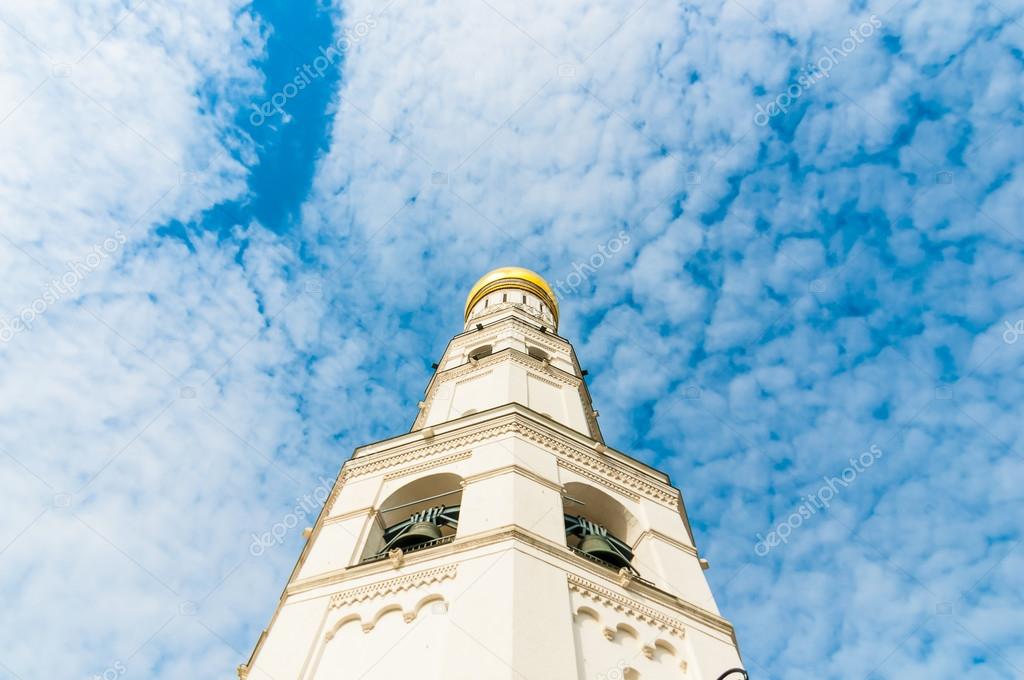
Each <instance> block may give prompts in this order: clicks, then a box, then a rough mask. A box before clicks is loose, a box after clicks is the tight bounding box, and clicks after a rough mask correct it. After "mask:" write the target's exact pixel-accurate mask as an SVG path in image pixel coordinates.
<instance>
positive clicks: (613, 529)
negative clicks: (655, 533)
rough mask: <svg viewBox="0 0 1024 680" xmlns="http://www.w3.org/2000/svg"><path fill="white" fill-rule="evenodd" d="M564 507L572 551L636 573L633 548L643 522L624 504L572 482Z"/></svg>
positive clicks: (568, 539) (591, 487) (610, 566)
mask: <svg viewBox="0 0 1024 680" xmlns="http://www.w3.org/2000/svg"><path fill="white" fill-rule="evenodd" d="M562 507H563V510H564V513H565V541H566V545H568V546H569V549H570V550H572V551H573V552H575V553H576V554H578V555H580V556H582V557H585V558H587V559H589V560H592V561H594V562H597V563H599V564H603V565H604V566H606V567H609V568H611V569H615V570H616V571H618V570H619V569H623V568H625V569H628V570H629V571H632V572H633V573H636V569H635V568H634V567H633V564H632V562H633V549H632V546H633V544H634V543H635V542H636V540H637V539H638V538H639V534H640V523H639V522H638V521H637V520H636V517H634V516H633V514H632V513H631V512H630V511H629V510H627V509H626V507H625V506H624V505H622V503H620V502H618V501H617V500H615V499H614V498H612V497H611V496H610V495H608V494H607V493H605V492H604V491H601V490H600V489H598V488H597V487H594V486H591V485H589V484H582V483H580V482H569V483H568V484H566V485H565V494H564V495H563V497H562Z"/></svg>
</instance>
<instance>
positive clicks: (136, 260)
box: [0, 0, 1024, 679]
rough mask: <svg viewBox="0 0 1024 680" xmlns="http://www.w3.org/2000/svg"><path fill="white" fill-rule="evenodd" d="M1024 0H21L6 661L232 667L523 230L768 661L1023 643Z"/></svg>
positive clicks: (2, 563) (620, 419) (933, 663)
mask: <svg viewBox="0 0 1024 680" xmlns="http://www.w3.org/2000/svg"><path fill="white" fill-rule="evenodd" d="M1022 15H1024V6H1022V5H1021V4H1020V3H1014V2H1009V1H1007V0H999V1H998V2H980V3H953V2H949V1H946V2H932V3H924V2H923V1H912V0H903V1H902V2H883V3H870V2H849V3H845V2H794V3H785V4H782V5H779V4H778V3H771V2H767V1H764V2H760V1H755V0H742V2H737V1H736V0H724V1H719V0H713V1H708V2H695V3H676V2H658V1H650V2H636V3H628V2H614V1H612V0H601V1H598V2H588V3H578V2H570V1H566V2H561V3H557V4H555V5H554V6H552V4H551V3H540V2H529V1H527V2H514V3H513V2H494V1H493V0H488V2H481V1H479V0H466V1H465V2H455V3H415V4H406V3H403V2H400V1H398V0H392V1H385V2H369V1H365V0H348V1H346V2H338V3H326V2H324V3H320V4H317V3H312V2H306V3H300V2H292V3H285V2H265V3H263V2H256V3H255V4H247V3H242V2H231V3H202V2H195V3H184V4H183V5H182V6H180V7H179V6H178V5H177V4H176V5H175V6H173V7H172V6H169V5H165V4H163V3H161V2H156V1H155V0H151V1H150V2H142V3H137V4H136V3H128V2H119V1H115V0H107V1H105V2H99V3H92V5H91V6H90V8H88V9H86V8H84V7H79V6H77V5H75V4H74V3H61V2H54V3H47V4H43V5H38V6H37V5H25V6H24V7H9V8H5V9H3V10H0V36H2V40H0V52H2V55H3V62H4V63H5V65H7V66H8V68H7V69H5V71H4V74H3V75H2V76H0V92H2V93H3V97H0V265H2V267H3V271H4V276H3V277H2V282H0V340H2V343H0V375H2V376H3V380H4V382H5V387H6V389H5V390H4V391H3V394H4V395H5V397H6V398H5V401H4V408H3V409H0V422H2V427H0V484H2V486H3V492H4V493H3V497H4V505H3V509H4V511H5V517H6V518H7V520H6V521H5V522H4V523H2V524H0V589H2V592H3V593H4V595H5V602H6V606H7V609H8V613H9V614H11V616H7V617H4V620H3V623H0V637H2V639H4V640H5V642H6V644H5V645H3V649H2V650H0V678H4V679H6V678H14V679H19V678H20V679H27V678H35V677H55V676H56V677H94V676H96V675H99V676H101V677H122V676H123V677H125V678H129V677H149V678H180V677H188V676H193V677H212V676H215V675H216V676H218V677H226V676H228V675H230V674H231V673H232V672H233V668H234V667H235V666H236V665H237V664H238V663H240V662H241V661H243V660H244V659H245V657H246V656H247V655H248V653H249V651H250V650H251V647H252V644H253V642H254V641H255V640H256V638H257V636H258V635H259V631H260V630H261V629H262V627H263V626H264V625H265V624H266V622H267V620H268V619H269V616H270V614H271V612H272V610H273V606H274V604H275V600H276V597H277V595H278V593H279V592H280V588H281V585H282V584H283V583H284V581H285V579H286V578H287V575H288V573H289V571H290V569H291V566H292V564H293V563H294V559H295V556H296V555H297V554H298V552H299V550H300V547H301V541H302V539H301V536H300V535H299V534H298V532H294V535H288V536H286V537H285V539H284V541H283V543H282V544H280V545H275V546H273V547H272V548H271V549H268V550H267V551H266V552H265V553H264V554H262V555H260V556H258V557H256V556H253V555H252V554H251V553H250V551H249V546H250V542H251V535H252V533H253V532H257V533H259V532H263V531H265V530H266V528H267V527H269V526H271V525H273V524H274V523H275V522H276V521H278V520H279V518H280V517H282V516H283V515H284V514H285V513H287V512H289V511H290V510H291V509H292V508H293V507H294V505H295V502H296V500H295V499H296V498H297V497H300V496H302V495H303V494H306V493H311V492H313V491H314V489H316V488H317V487H318V485H320V484H322V482H321V481H320V479H321V477H327V478H331V479H332V478H333V477H334V475H335V474H336V472H337V468H338V466H339V465H340V463H341V462H342V461H343V460H344V459H345V458H347V457H348V455H349V454H350V453H351V450H352V449H353V448H354V447H355V446H357V445H360V444H363V443H366V442H369V441H373V440H375V439H379V438H382V437H385V436H390V435H393V434H396V433H399V432H402V431H405V430H406V429H407V428H408V427H409V425H410V424H411V422H412V419H413V416H414V414H415V404H416V402H417V400H418V399H419V397H420V395H421V393H422V390H423V388H424V386H425V385H426V381H427V380H428V378H429V375H430V364H431V362H432V361H434V360H436V358H437V356H438V355H439V354H440V352H441V351H442V349H443V347H444V345H445V344H446V343H447V341H448V339H449V338H450V337H451V335H453V334H454V333H456V332H457V331H458V330H459V328H460V327H461V318H460V314H461V303H462V301H463V299H464V296H465V293H466V291H467V290H468V288H469V287H470V286H471V285H472V283H473V281H474V280H475V279H476V278H477V277H478V276H479V275H480V274H482V273H483V272H485V271H487V270H488V269H490V268H492V267H495V266H499V265H503V264H510V263H514V264H520V265H523V266H527V267H531V268H533V269H535V270H537V271H539V272H541V273H542V274H544V275H545V276H546V277H547V278H548V280H549V281H551V282H552V283H556V285H557V284H559V283H560V284H561V289H562V290H563V291H564V292H563V294H562V296H561V298H562V299H561V306H562V309H563V321H562V328H561V332H562V334H563V335H565V336H567V337H568V338H570V339H571V340H572V341H573V342H574V343H575V346H576V349H577V352H578V354H579V356H580V358H581V361H582V363H583V364H584V366H585V367H586V368H587V369H589V372H590V375H589V380H590V386H591V391H592V393H593V396H594V400H595V403H596V405H597V407H598V408H599V409H600V412H601V424H602V428H603V430H604V433H605V435H606V438H607V439H608V441H609V443H610V444H611V445H613V446H615V447H616V448H619V449H621V450H624V451H626V452H629V453H631V454H632V455H635V456H637V457H639V458H641V459H644V460H646V461H649V462H651V463H654V464H656V465H658V466H659V467H661V468H663V469H666V470H667V471H669V472H670V473H671V475H672V477H673V480H674V482H675V484H676V485H678V486H679V487H680V488H681V489H682V491H683V493H684V496H685V498H686V503H687V508H688V510H689V513H690V518H691V521H692V522H693V524H694V527H695V530H696V531H697V540H698V545H699V547H700V548H701V551H702V552H703V553H704V554H705V555H706V556H707V558H708V559H709V560H710V562H711V564H712V568H711V569H710V570H709V571H708V572H707V575H708V578H709V579H710V581H711V585H712V588H713V590H714V592H715V594H716V597H717V599H718V603H719V606H720V607H721V609H722V611H723V613H724V614H725V615H726V616H727V617H728V618H730V619H731V620H732V621H733V622H734V624H735V626H736V629H737V635H738V638H739V641H740V644H741V649H742V652H743V655H744V660H745V662H746V663H747V666H748V667H749V669H750V670H751V671H752V674H753V675H755V676H756V677H763V678H773V677H774V678H787V679H788V678H795V677H816V678H888V677H971V678H1005V677H1016V676H1018V675H1024V670H1022V669H1024V639H1022V638H1024V631H1022V628H1021V625H1020V620H1021V617H1020V609H1021V606H1022V605H1024V602H1022V596H1021V593H1022V592H1024V591H1022V585H1024V584H1022V582H1021V577H1020V574H1021V573H1024V549H1022V548H1021V547H1020V542H1021V539H1022V536H1021V527H1020V519H1019V518H1020V517H1022V516H1024V501H1022V492H1021V490H1020V489H1021V486H1022V485H1021V484H1020V482H1021V480H1022V479H1024V460H1022V455H1024V441H1022V432H1021V427H1020V423H1021V422H1022V415H1024V414H1022V403H1024V399H1022V397H1024V390H1022V388H1021V384H1022V381H1021V375H1022V369H1024V302H1022V300H1024V228H1022V227H1021V226H1020V217H1019V216H1020V209H1019V207H1020V204H1021V198H1022V197H1024V166H1022V158H1021V153H1020V149H1022V148H1024V126H1022V123H1024V116H1022V106H1024V103H1022V100H1021V92H1024V88H1022V84H1024V82H1022V81H1024V78H1022V74H1024V47H1022V45H1024V16H1022ZM339 40H342V41H343V44H344V49H343V50H341V51H339V52H337V53H334V54H332V53H330V52H329V49H330V47H331V46H332V44H338V41H339ZM325 51H327V54H329V55H330V58H329V59H328V58H326V57H324V61H322V62H321V63H320V66H321V67H322V68H318V67H317V64H316V60H317V58H318V56H323V55H324V53H325ZM296 78H298V79H299V80H301V81H302V87H301V88H299V86H298V82H299V80H296ZM289 83H291V84H292V86H294V88H295V89H294V91H293V90H292V89H291V88H290V86H289ZM616 242H622V244H623V245H622V247H621V248H615V252H614V254H612V255H610V256H608V257H602V258H601V260H602V264H601V265H600V266H599V267H589V263H591V262H592V261H596V260H594V259H593V258H595V254H596V253H601V252H603V251H602V249H605V251H608V252H610V249H611V248H612V244H613V243H616ZM851 459H853V461H851ZM866 461H867V462H866ZM851 470H852V472H851ZM844 475H845V477H844ZM837 480H838V481H837ZM826 489H827V490H826ZM826 497H827V504H828V507H823V506H822V505H821V502H822V501H821V499H823V498H826ZM815 499H816V500H815ZM801 510H803V514H801ZM794 518H795V519H794ZM1014 574H1017V576H1014ZM261 593H262V595H260V594H261ZM58 652H59V653H58Z"/></svg>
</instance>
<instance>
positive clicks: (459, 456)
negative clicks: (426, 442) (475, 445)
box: [384, 451, 473, 481]
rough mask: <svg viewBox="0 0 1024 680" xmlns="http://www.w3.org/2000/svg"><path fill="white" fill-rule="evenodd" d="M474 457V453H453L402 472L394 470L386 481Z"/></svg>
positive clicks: (385, 478)
mask: <svg viewBox="0 0 1024 680" xmlns="http://www.w3.org/2000/svg"><path fill="white" fill-rule="evenodd" d="M472 456H473V452H472V451H462V452H460V453H453V454H452V455H450V456H443V457H441V458H436V459H434V460H428V461H427V462H425V463H420V464H419V465H410V466H409V467H406V468H402V469H401V470H394V471H392V472H389V473H387V474H386V475H384V481H389V480H392V479H397V478H398V477H405V476H406V475H413V474H417V473H420V472H424V471H426V470H430V469H432V468H436V467H441V466H442V465H448V464H450V463H458V462H459V461H463V460H467V459H469V458H471V457H472Z"/></svg>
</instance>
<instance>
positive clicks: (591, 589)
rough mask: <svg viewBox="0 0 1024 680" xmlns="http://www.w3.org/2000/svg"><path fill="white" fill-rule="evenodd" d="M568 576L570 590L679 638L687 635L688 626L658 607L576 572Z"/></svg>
mask: <svg viewBox="0 0 1024 680" xmlns="http://www.w3.org/2000/svg"><path fill="white" fill-rule="evenodd" d="M568 577H569V590H571V591H573V592H577V593H579V594H580V595H582V596H584V597H587V598H589V599H591V600H593V601H594V602H598V603H600V604H603V605H606V606H608V607H611V608H612V609H614V610H615V611H617V612H620V613H622V614H625V615H627V616H630V617H632V618H634V619H636V620H637V621H643V622H644V623H649V624H650V625H652V626H654V627H656V628H657V629H658V630H663V631H666V632H668V633H671V634H672V635H675V636H676V637H678V638H681V637H683V636H684V635H685V631H686V626H685V625H684V624H683V622H682V621H679V620H678V619H674V618H672V617H671V616H667V615H665V614H662V613H661V612H659V611H657V610H656V609H652V608H651V607H648V606H646V605H643V604H641V603H640V602H638V601H637V600H634V599H631V598H628V597H625V596H623V595H619V594H618V593H616V592H613V591H611V590H608V589H607V588H603V587H601V586H599V585H597V584H596V583H592V582H590V581H587V580H586V579H583V578H580V577H579V576H576V575H575V574H569V575H568Z"/></svg>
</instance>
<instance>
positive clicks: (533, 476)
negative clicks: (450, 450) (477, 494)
mask: <svg viewBox="0 0 1024 680" xmlns="http://www.w3.org/2000/svg"><path fill="white" fill-rule="evenodd" d="M510 472H511V473H514V474H518V475H522V476H523V477H526V478H527V479H529V480H531V481H534V482H536V483H537V484H540V485H541V486H546V487H547V488H549V489H551V490H552V491H555V492H556V493H558V494H559V495H561V493H562V487H561V485H559V484H558V483H557V482H554V481H552V480H550V479H545V478H544V477H541V476H540V475H538V474H537V473H536V472H534V471H533V470H530V469H529V468H525V467H523V466H522V465H515V464H513V465H506V466H504V467H500V468H495V469H494V470H488V471H486V472H481V473H479V474H476V475H472V476H470V477H466V478H465V479H464V480H462V481H463V484H464V485H465V484H470V483H472V482H479V481H481V480H484V479H490V478H492V477H500V476H501V475H505V474H508V473H510Z"/></svg>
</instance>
